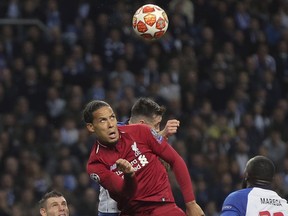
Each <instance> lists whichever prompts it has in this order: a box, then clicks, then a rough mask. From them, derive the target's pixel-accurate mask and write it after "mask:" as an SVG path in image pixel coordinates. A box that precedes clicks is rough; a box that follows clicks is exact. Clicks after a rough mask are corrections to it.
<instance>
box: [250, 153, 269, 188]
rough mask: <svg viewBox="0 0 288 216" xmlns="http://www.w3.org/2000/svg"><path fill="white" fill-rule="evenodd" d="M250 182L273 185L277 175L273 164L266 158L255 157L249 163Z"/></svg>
mask: <svg viewBox="0 0 288 216" xmlns="http://www.w3.org/2000/svg"><path fill="white" fill-rule="evenodd" d="M246 172H247V175H248V176H247V178H248V181H249V182H250V183H252V184H256V185H257V184H271V183H272V181H273V177H274V174H275V166H274V164H273V162H272V161H271V160H270V159H269V158H267V157H265V156H255V157H253V158H251V159H250V160H249V161H248V162H247V166H246Z"/></svg>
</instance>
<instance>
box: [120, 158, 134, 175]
mask: <svg viewBox="0 0 288 216" xmlns="http://www.w3.org/2000/svg"><path fill="white" fill-rule="evenodd" d="M116 165H117V169H118V170H119V171H122V172H123V173H124V174H126V175H130V176H134V174H135V170H134V168H133V167H132V165H131V164H130V163H129V161H127V160H125V159H122V158H120V159H118V160H117V161H116Z"/></svg>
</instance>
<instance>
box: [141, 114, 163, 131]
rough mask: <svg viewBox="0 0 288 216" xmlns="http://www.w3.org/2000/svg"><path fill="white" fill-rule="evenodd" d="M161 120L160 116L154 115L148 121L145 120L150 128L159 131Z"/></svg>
mask: <svg viewBox="0 0 288 216" xmlns="http://www.w3.org/2000/svg"><path fill="white" fill-rule="evenodd" d="M161 121H162V116H160V115H155V116H153V118H152V119H151V120H150V121H145V123H146V124H147V125H149V126H150V127H151V128H153V129H154V130H156V131H157V132H160V124H161Z"/></svg>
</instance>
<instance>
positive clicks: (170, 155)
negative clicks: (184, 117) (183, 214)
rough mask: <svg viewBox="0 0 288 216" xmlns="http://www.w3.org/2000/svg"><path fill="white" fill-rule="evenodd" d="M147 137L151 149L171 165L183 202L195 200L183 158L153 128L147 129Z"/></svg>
mask: <svg viewBox="0 0 288 216" xmlns="http://www.w3.org/2000/svg"><path fill="white" fill-rule="evenodd" d="M147 139H148V140H149V142H148V143H150V145H151V149H152V151H153V152H154V153H155V154H156V155H158V156H159V157H160V158H162V159H163V160H164V161H166V162H167V163H169V164H170V166H171V167H172V170H173V172H174V174H175V177H176V179H177V182H178V184H179V186H180V189H181V192H182V194H183V197H184V200H185V203H187V202H190V201H193V200H195V196H194V192H193V186H192V182H191V177H190V174H189V171H188V168H187V166H186V164H185V161H184V160H183V158H182V157H181V156H180V155H179V154H178V153H177V152H176V151H175V150H174V149H173V148H172V147H171V146H170V145H169V143H168V142H167V141H166V139H164V138H163V137H162V136H161V135H159V134H158V133H157V132H156V131H155V130H153V129H150V131H149V130H148V131H147Z"/></svg>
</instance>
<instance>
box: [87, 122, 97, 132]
mask: <svg viewBox="0 0 288 216" xmlns="http://www.w3.org/2000/svg"><path fill="white" fill-rule="evenodd" d="M86 128H87V129H88V131H89V132H90V133H94V132H95V129H94V127H93V125H92V124H91V123H87V124H86Z"/></svg>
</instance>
